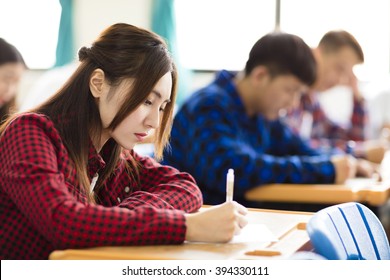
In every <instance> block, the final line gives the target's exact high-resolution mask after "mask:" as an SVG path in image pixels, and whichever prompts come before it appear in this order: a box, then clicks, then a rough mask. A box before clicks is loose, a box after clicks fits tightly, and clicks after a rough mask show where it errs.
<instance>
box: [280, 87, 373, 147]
mask: <svg viewBox="0 0 390 280" xmlns="http://www.w3.org/2000/svg"><path fill="white" fill-rule="evenodd" d="M316 94H317V93H315V92H310V93H306V94H303V95H302V98H301V103H300V106H299V108H296V109H294V110H292V111H291V112H289V114H288V115H287V117H286V118H285V122H286V123H287V124H288V125H289V126H290V128H291V129H292V130H293V131H294V132H295V133H297V134H299V133H300V129H301V126H302V116H303V113H304V112H308V113H309V114H311V115H312V117H313V124H312V128H311V135H310V137H311V139H310V144H311V146H312V147H313V148H320V147H321V146H326V147H329V148H337V149H339V150H342V151H346V148H347V142H348V141H349V140H353V141H357V142H359V141H364V140H365V125H366V123H367V112H366V107H365V101H364V100H363V99H362V100H357V99H356V98H354V100H353V111H352V115H351V118H350V125H349V126H348V127H341V126H340V125H338V124H336V123H334V122H333V121H331V120H330V119H329V118H328V116H327V115H326V114H325V112H324V111H323V110H322V108H321V105H320V103H319V100H318V97H317V95H316Z"/></svg>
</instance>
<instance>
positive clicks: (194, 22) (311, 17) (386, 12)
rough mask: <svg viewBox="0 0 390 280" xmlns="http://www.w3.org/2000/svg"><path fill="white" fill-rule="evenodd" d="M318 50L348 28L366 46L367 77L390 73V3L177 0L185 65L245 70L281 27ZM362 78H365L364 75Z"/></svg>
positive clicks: (362, 70) (364, 70) (364, 68)
mask: <svg viewBox="0 0 390 280" xmlns="http://www.w3.org/2000/svg"><path fill="white" fill-rule="evenodd" d="M276 2H280V14H279V16H280V29H281V30H282V31H285V32H289V33H293V34H296V35H298V36H301V37H302V38H303V39H304V40H305V41H306V42H307V44H308V45H309V46H311V47H315V46H316V45H317V44H318V42H319V40H320V38H321V37H322V36H323V35H324V33H325V32H327V31H329V30H331V29H345V30H347V31H349V32H351V33H352V34H353V35H354V36H355V37H356V39H357V40H358V41H359V43H360V44H361V46H362V48H363V51H364V53H365V63H364V65H363V66H362V67H358V69H357V70H358V73H359V72H360V73H361V74H362V75H364V77H366V78H367V77H369V78H372V77H377V76H378V75H382V74H384V75H388V73H389V70H390V1H385V0H380V1H371V0H362V1H356V0H344V1H339V0H316V1H313V0H294V1H291V0H275V1H259V0H213V1H209V0H186V1H181V0H179V1H175V8H176V11H175V12H176V17H177V21H176V23H177V38H178V47H179V50H180V55H181V60H182V63H183V64H184V66H186V67H188V68H191V69H195V70H218V69H222V68H224V69H233V70H240V69H242V68H243V67H244V64H245V62H246V60H247V56H248V53H249V50H250V48H251V46H252V45H253V44H254V42H255V41H256V40H257V39H258V38H260V37H261V36H263V35H265V34H266V33H267V32H269V31H272V30H274V29H275V28H276V21H275V18H277V17H276V12H277V9H276V7H277V5H276ZM362 75H361V76H362Z"/></svg>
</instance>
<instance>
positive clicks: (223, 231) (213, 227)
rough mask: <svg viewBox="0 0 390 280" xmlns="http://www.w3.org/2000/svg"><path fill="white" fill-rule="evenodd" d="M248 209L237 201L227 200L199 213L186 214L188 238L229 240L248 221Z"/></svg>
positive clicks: (207, 240) (203, 240)
mask: <svg viewBox="0 0 390 280" xmlns="http://www.w3.org/2000/svg"><path fill="white" fill-rule="evenodd" d="M247 212H248V210H247V209H246V208H245V207H244V206H242V205H240V204H238V203H237V202H235V201H233V202H225V203H223V204H220V205H216V206H212V207H210V208H207V209H205V210H202V211H200V212H197V213H191V214H185V217H186V225H187V232H186V240H187V241H198V242H228V241H230V240H231V239H232V238H233V236H234V235H235V234H238V233H239V232H240V231H241V229H242V228H243V227H244V226H246V224H247V223H248V222H247V220H246V218H245V215H246V214H247Z"/></svg>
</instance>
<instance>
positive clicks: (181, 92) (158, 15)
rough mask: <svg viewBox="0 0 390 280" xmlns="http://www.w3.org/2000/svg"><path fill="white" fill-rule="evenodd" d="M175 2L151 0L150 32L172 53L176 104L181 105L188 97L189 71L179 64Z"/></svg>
mask: <svg viewBox="0 0 390 280" xmlns="http://www.w3.org/2000/svg"><path fill="white" fill-rule="evenodd" d="M174 2H175V0H153V2H152V3H153V6H152V7H153V10H152V30H153V31H154V32H155V33H157V34H159V35H160V36H161V37H163V38H164V39H165V40H166V42H167V44H168V47H169V50H170V51H171V53H172V56H173V58H174V60H175V64H176V66H177V70H178V73H179V83H178V92H177V100H176V104H177V105H179V106H180V105H181V104H182V103H183V101H184V100H185V98H186V97H187V96H188V95H189V92H188V91H189V89H188V88H189V83H190V82H191V71H190V70H189V69H186V68H184V67H183V66H182V65H181V63H180V53H179V50H178V48H177V39H176V17H175V7H174V6H175V3H174Z"/></svg>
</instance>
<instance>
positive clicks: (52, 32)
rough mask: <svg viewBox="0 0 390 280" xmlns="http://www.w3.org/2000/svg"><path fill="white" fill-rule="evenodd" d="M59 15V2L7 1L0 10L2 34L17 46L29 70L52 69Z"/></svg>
mask: <svg viewBox="0 0 390 280" xmlns="http://www.w3.org/2000/svg"><path fill="white" fill-rule="evenodd" d="M60 17H61V5H60V3H59V1H54V0H34V1H31V0H12V1H7V3H6V4H2V5H1V9H0V37H2V38H3V39H5V40H6V41H8V42H9V43H11V44H13V45H14V46H15V47H16V48H18V50H19V51H20V52H21V54H22V55H23V58H24V60H25V61H26V64H27V66H28V67H29V68H30V69H47V68H51V67H52V66H53V65H54V63H55V59H56V46H57V38H58V28H59V23H60Z"/></svg>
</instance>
